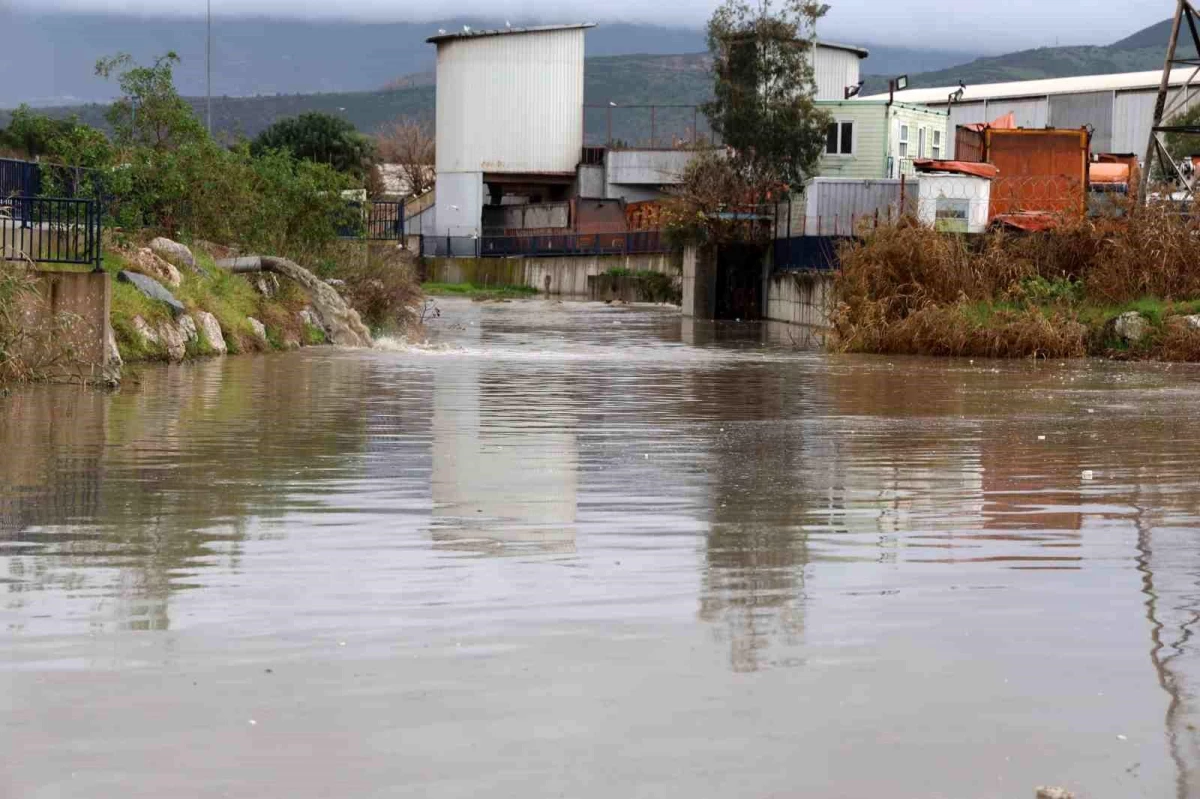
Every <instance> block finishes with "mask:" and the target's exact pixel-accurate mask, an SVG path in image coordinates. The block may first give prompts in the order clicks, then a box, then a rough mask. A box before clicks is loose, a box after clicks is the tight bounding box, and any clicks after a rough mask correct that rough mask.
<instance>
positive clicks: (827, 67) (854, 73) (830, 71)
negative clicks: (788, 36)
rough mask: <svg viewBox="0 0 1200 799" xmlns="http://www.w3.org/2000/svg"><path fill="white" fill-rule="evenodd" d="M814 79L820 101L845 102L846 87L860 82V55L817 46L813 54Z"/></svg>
mask: <svg viewBox="0 0 1200 799" xmlns="http://www.w3.org/2000/svg"><path fill="white" fill-rule="evenodd" d="M813 77H814V79H815V80H816V83H817V99H818V100H844V99H845V98H846V87H847V86H854V85H856V84H857V83H858V81H859V80H860V78H859V58H858V54H857V53H851V52H849V51H848V50H835V49H833V48H832V47H821V46H820V45H817V48H816V52H815V53H814V54H813Z"/></svg>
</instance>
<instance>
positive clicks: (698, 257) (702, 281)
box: [682, 247, 837, 330]
mask: <svg viewBox="0 0 1200 799" xmlns="http://www.w3.org/2000/svg"><path fill="white" fill-rule="evenodd" d="M721 268H722V265H721V263H720V258H719V256H718V254H717V251H716V250H715V249H713V248H711V247H688V248H687V249H685V250H684V252H683V286H682V288H683V315H684V316H685V317H692V318H695V319H713V318H715V316H716V312H717V290H718V284H719V282H720V277H719V273H720V270H721ZM763 271H764V277H763V287H762V297H763V302H762V306H761V307H762V308H763V312H762V313H763V316H762V318H763V319H764V320H766V321H771V322H786V323H788V324H792V325H803V326H805V327H810V328H814V329H817V330H827V329H828V328H829V327H830V317H831V315H832V314H833V311H834V309H835V308H836V307H837V298H836V296H835V292H834V275H833V273H832V272H813V271H809V272H797V271H788V272H772V271H770V268H769V265H767V264H764V268H763Z"/></svg>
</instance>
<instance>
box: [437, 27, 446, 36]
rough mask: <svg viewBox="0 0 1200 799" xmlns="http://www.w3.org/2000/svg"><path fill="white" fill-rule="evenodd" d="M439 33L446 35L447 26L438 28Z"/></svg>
mask: <svg viewBox="0 0 1200 799" xmlns="http://www.w3.org/2000/svg"><path fill="white" fill-rule="evenodd" d="M438 33H440V34H441V35H442V36H445V35H446V29H445V28H438Z"/></svg>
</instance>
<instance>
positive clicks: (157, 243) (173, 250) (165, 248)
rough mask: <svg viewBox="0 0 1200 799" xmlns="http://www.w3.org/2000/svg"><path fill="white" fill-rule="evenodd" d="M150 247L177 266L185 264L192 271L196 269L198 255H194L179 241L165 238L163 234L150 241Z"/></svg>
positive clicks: (156, 253)
mask: <svg viewBox="0 0 1200 799" xmlns="http://www.w3.org/2000/svg"><path fill="white" fill-rule="evenodd" d="M150 249H151V250H153V251H154V254H155V255H158V256H160V257H161V258H164V259H166V260H168V261H170V262H171V263H173V264H175V265H176V266H185V267H187V268H188V269H191V270H192V271H197V270H196V256H194V255H192V251H191V250H189V249H188V248H187V247H185V246H184V245H182V244H180V243H179V242H177V241H171V240H170V239H165V238H163V237H162V236H159V237H158V238H156V239H154V240H153V241H151V242H150Z"/></svg>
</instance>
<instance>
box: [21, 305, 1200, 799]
mask: <svg viewBox="0 0 1200 799" xmlns="http://www.w3.org/2000/svg"><path fill="white" fill-rule="evenodd" d="M439 324H440V325H441V327H440V328H439V329H437V330H435V331H434V339H435V345H434V346H430V347H404V346H394V347H391V348H390V349H388V350H385V351H378V352H352V351H335V350H324V351H308V352H298V353H291V354H287V355H280V356H274V357H265V358H250V357H247V358H231V359H227V360H224V361H212V362H208V363H203V364H196V365H191V366H183V367H171V368H162V369H148V370H146V372H145V373H144V375H143V377H142V380H141V382H140V384H138V385H135V386H129V387H127V388H125V389H123V390H122V391H121V392H120V393H117V394H111V395H110V394H103V393H96V392H87V391H80V390H78V389H74V388H69V387H61V386H59V387H47V386H37V387H30V388H22V389H20V390H18V391H15V392H13V393H12V395H11V396H8V397H6V398H0V452H2V453H3V456H2V457H0V594H2V597H0V619H2V621H3V624H4V628H5V630H6V635H7V637H8V646H6V647H5V648H4V649H3V650H2V651H0V674H3V675H4V678H5V680H6V683H5V685H4V687H5V688H6V689H7V690H5V691H4V692H3V693H4V695H5V697H6V698H5V700H4V701H5V703H6V704H5V706H4V709H5V710H6V711H7V716H8V720H9V721H10V723H9V724H7V725H6V727H5V728H4V730H5V731H4V732H3V733H0V746H3V747H4V749H5V751H6V752H15V753H18V754H19V755H20V757H17V758H8V759H6V763H5V765H3V766H0V788H2V789H3V790H0V794H5V795H8V794H11V795H14V796H18V795H19V796H26V795H29V796H38V795H46V796H88V797H92V796H129V795H142V793H144V794H145V795H147V796H162V795H209V794H210V793H211V795H214V796H216V795H225V794H228V795H264V794H278V795H282V794H286V795H294V796H322V795H333V794H337V795H395V794H397V793H399V794H401V795H408V794H411V795H413V796H472V795H479V794H481V793H496V792H497V791H496V788H497V787H498V786H506V787H503V788H501V789H500V791H499V792H500V793H508V792H515V791H516V790H522V791H523V792H532V793H535V794H538V795H542V794H550V793H561V794H566V795H575V796H601V795H609V794H611V793H613V792H616V793H619V794H623V795H624V794H632V795H664V794H687V795H695V796H731V795H755V796H759V795H772V794H779V795H839V796H863V795H873V794H877V793H885V792H886V793H887V794H892V795H899V796H927V795H950V794H955V793H956V790H957V789H956V788H951V787H950V786H961V785H970V786H971V788H970V789H969V790H968V791H967V793H968V794H970V795H972V796H976V795H977V796H1012V795H1029V794H1031V792H1032V788H1033V786H1035V785H1038V784H1046V783H1053V784H1063V785H1067V786H1069V787H1072V788H1073V789H1075V790H1077V791H1079V792H1080V793H1081V794H1086V795H1088V796H1128V795H1147V796H1160V795H1175V796H1179V797H1183V796H1197V795H1200V787H1198V786H1197V784H1196V783H1197V780H1200V772H1198V771H1197V764H1198V762H1200V760H1198V758H1200V734H1198V733H1197V725H1198V724H1200V710H1198V708H1197V704H1196V698H1197V697H1196V687H1195V686H1196V677H1197V672H1198V671H1200V659H1198V658H1197V650H1196V641H1195V636H1194V632H1195V630H1196V627H1197V623H1198V622H1200V539H1198V538H1197V530H1198V529H1200V523H1198V522H1200V484H1198V483H1197V481H1196V479H1195V466H1194V464H1195V447H1194V445H1193V443H1192V438H1191V433H1192V430H1193V429H1194V426H1195V420H1196V418H1197V417H1198V416H1200V371H1197V370H1194V369H1190V368H1179V367H1174V368H1168V367H1158V366H1150V365H1113V364H1103V363H1073V364H1069V365H1068V364H1057V363H1050V364H1029V363H984V362H979V363H968V362H962V361H958V362H946V361H933V360H909V359H893V360H889V359H884V358H849V357H837V356H828V355H822V354H819V353H817V352H814V351H809V350H806V349H805V348H804V347H805V344H806V342H803V341H800V340H798V339H797V338H796V337H795V336H793V335H792V334H791V333H790V332H789V331H788V330H786V329H784V330H782V331H781V330H780V329H779V328H777V327H774V326H756V325H738V324H723V325H711V324H703V323H698V322H690V321H684V320H680V319H679V317H678V316H677V315H674V314H673V313H671V312H669V311H666V310H660V309H648V308H613V307H601V306H588V305H562V304H557V303H543V302H528V303H508V304H484V305H481V304H471V303H460V302H453V301H452V302H447V303H445V304H444V307H443V316H442V318H441V319H440V320H439ZM1088 473H1090V474H1088ZM251 714H253V715H251ZM251 718H253V719H254V722H255V723H254V725H249V722H248V719H251ZM313 752H329V753H331V754H334V755H335V756H336V758H337V762H338V763H339V764H340V765H342V766H349V765H352V768H351V769H350V773H348V774H347V773H345V769H340V768H339V769H329V768H327V767H325V765H324V764H323V763H322V762H321V760H320V758H315V759H314V758H313V756H312V754H313ZM248 753H250V754H248ZM864 763H869V764H870V768H864V765H863V764H864ZM165 764H170V768H166V766H165ZM131 785H133V786H136V788H131V787H130V786H131ZM508 785H511V786H513V790H511V791H510V790H509V789H508V788H507V786H508ZM517 786H520V788H519V789H518V788H517ZM531 789H532V790H531Z"/></svg>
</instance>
